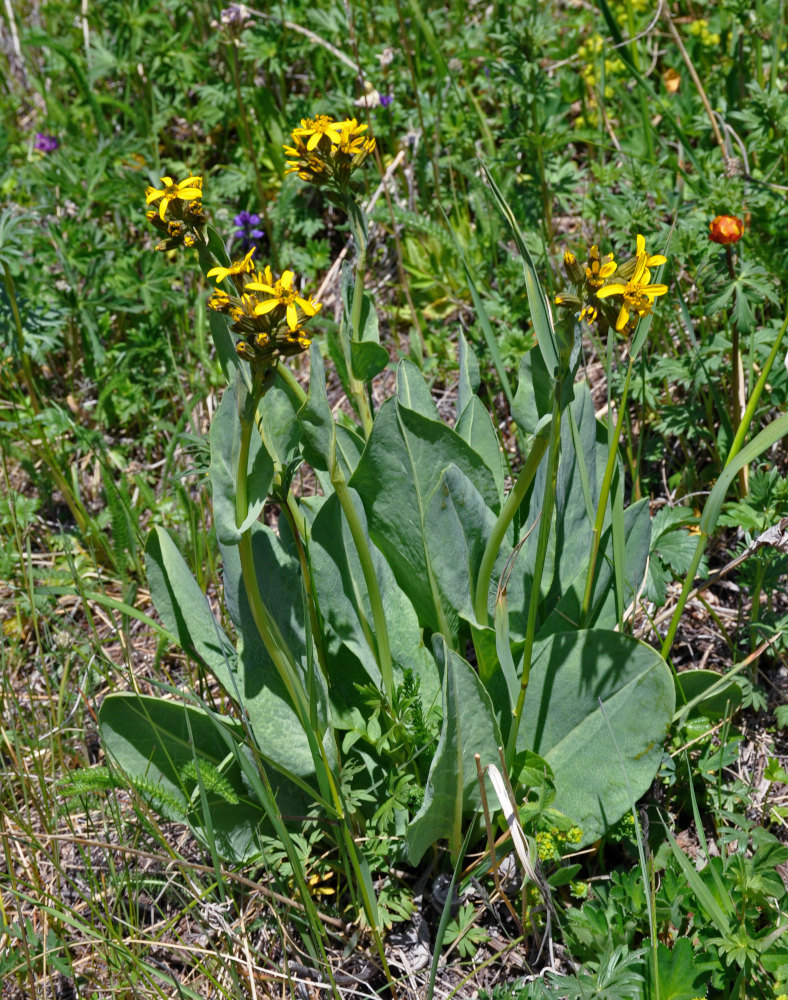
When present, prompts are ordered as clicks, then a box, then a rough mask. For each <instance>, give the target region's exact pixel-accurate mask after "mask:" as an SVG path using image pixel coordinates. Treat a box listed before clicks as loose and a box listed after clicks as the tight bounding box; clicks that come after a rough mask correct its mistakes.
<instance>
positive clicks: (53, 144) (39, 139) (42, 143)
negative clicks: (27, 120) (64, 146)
mask: <svg viewBox="0 0 788 1000" xmlns="http://www.w3.org/2000/svg"><path fill="white" fill-rule="evenodd" d="M59 145H60V143H59V142H58V140H57V139H56V138H55V137H54V136H53V135H47V133H46V132H36V143H35V146H36V149H37V150H38V151H39V152H40V153H54V152H55V150H56V149H57V148H58V146H59Z"/></svg>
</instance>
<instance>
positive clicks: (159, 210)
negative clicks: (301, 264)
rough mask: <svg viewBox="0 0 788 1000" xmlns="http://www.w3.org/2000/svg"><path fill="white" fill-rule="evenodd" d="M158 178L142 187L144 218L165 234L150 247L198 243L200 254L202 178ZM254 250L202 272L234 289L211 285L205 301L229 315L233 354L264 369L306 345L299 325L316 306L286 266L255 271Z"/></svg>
mask: <svg viewBox="0 0 788 1000" xmlns="http://www.w3.org/2000/svg"><path fill="white" fill-rule="evenodd" d="M161 183H162V187H161V188H154V187H149V188H147V189H146V191H145V202H146V204H148V205H156V206H157V207H156V209H155V210H151V211H149V212H147V213H146V214H147V217H148V219H149V220H150V222H151V223H152V224H153V226H154V227H155V228H156V229H157V230H158V231H159V232H161V233H164V234H165V237H166V238H165V239H163V240H162V241H161V242H160V243H159V244H158V245H157V247H156V249H157V250H172V249H173V248H174V247H177V246H181V245H183V246H188V247H193V246H196V245H197V244H198V243H199V244H200V245H201V253H202V252H204V251H206V250H207V247H206V242H205V240H204V238H203V235H202V226H203V225H204V224H205V222H206V216H205V214H204V212H203V210H202V200H201V199H202V177H187V178H186V180H184V181H174V180H173V179H172V178H171V177H162V178H161ZM254 252H255V249H254V247H253V248H252V249H251V250H250V251H249V253H247V254H246V256H245V257H243V258H242V259H241V260H236V261H233V262H232V263H231V264H228V265H220V264H217V265H216V266H215V267H212V268H210V270H209V271H208V273H207V277H209V278H213V279H214V280H215V282H216V284H217V285H219V284H221V283H222V282H224V281H226V280H229V281H230V282H231V284H232V285H233V287H234V290H235V294H229V293H228V292H227V291H225V290H224V289H222V288H218V287H217V288H216V289H215V290H214V292H213V294H212V295H211V297H210V299H209V300H208V306H209V308H211V309H213V310H214V311H215V312H219V313H224V314H226V315H228V316H230V317H231V319H232V321H233V322H232V325H231V327H230V329H231V331H232V332H233V333H234V334H236V335H237V336H238V337H239V338H240V339H239V340H238V343H237V344H236V347H235V349H236V351H237V352H238V355H239V356H240V357H242V358H243V359H244V360H246V361H249V362H250V363H251V364H253V365H255V366H256V367H258V368H261V369H265V368H272V367H273V366H274V365H275V364H276V363H277V361H278V360H279V358H280V357H292V355H294V354H300V352H301V351H305V350H307V349H308V348H309V344H310V337H309V334H308V333H307V332H306V331H305V329H304V326H305V324H306V323H307V322H308V321H309V320H310V319H311V318H312V317H313V316H315V315H316V314H317V313H318V312H319V311H320V308H321V306H320V303H319V302H315V301H314V300H313V299H311V298H308V297H306V298H305V297H304V296H302V295H300V294H299V293H298V291H297V290H296V283H295V274H294V273H293V272H292V271H284V272H282V274H281V275H280V276H279V277H278V278H275V277H274V275H273V273H272V271H271V268H270V267H267V266H266V267H264V268H263V269H262V271H258V270H256V269H255V265H254V262H253V261H252V257H253V256H254ZM201 259H202V258H201ZM214 259H215V258H214Z"/></svg>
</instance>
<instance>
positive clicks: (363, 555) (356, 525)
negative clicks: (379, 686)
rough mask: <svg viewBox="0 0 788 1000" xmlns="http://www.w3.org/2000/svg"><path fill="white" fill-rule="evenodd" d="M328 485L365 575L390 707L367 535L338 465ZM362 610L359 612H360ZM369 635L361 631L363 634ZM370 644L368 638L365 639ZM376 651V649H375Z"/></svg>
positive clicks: (382, 621) (386, 654)
mask: <svg viewBox="0 0 788 1000" xmlns="http://www.w3.org/2000/svg"><path fill="white" fill-rule="evenodd" d="M331 483H332V485H333V487H334V490H335V492H336V495H337V499H338V500H339V503H340V505H341V507H342V512H343V513H344V515H345V518H346V520H347V523H348V527H349V528H350V534H351V535H352V536H353V543H354V544H355V546H356V553H357V554H358V559H359V562H360V563H361V572H362V573H363V574H364V583H365V584H366V587H367V596H368V597H369V603H370V607H371V608H372V623H373V626H374V635H373V638H374V644H370V646H371V649H372V652H373V653H374V654H375V657H376V659H377V661H378V666H379V667H380V674H381V677H382V678H383V687H384V690H385V692H386V697H387V698H388V703H389V706H390V707H392V706H393V704H394V668H393V665H392V661H391V647H390V646H389V632H388V626H387V625H386V615H385V613H384V611H383V599H382V597H381V595H380V586H379V585H378V578H377V575H376V573H375V567H374V565H373V563H372V553H371V552H370V550H369V545H368V544H367V535H366V532H365V531H364V528H363V527H362V524H361V519H360V518H359V516H358V513H357V512H356V508H355V507H354V506H353V498H352V497H351V495H350V490H349V489H348V486H347V483H346V482H345V477H344V476H343V474H342V470H341V469H340V468H339V464H338V463H336V462H335V463H334V468H333V469H332V471H331ZM360 610H361V609H359V611H360ZM368 631H369V629H368V628H365V629H364V632H365V634H367V633H368ZM368 641H369V638H368ZM376 647H377V648H376Z"/></svg>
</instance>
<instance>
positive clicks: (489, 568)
mask: <svg viewBox="0 0 788 1000" xmlns="http://www.w3.org/2000/svg"><path fill="white" fill-rule="evenodd" d="M549 429H550V427H549V425H546V426H544V427H543V428H541V430H540V432H539V434H538V435H537V436H536V437H535V438H534V442H533V444H532V446H531V454H530V455H529V456H528V459H527V461H526V463H525V465H524V466H523V467H522V469H521V470H520V474H519V476H518V477H517V481H516V482H515V484H514V486H513V487H512V490H511V492H510V493H509V496H508V497H507V498H506V502H505V503H504V505H503V507H502V508H501V513H500V514H499V515H498V520H497V521H496V522H495V524H494V525H493V529H492V531H491V532H490V537H489V539H488V541H487V545H486V546H485V549H484V554H483V556H482V561H481V563H480V565H479V575H478V576H477V578H476V593H475V596H474V614H475V615H476V621H477V622H478V623H479V624H480V625H482V626H485V625H487V624H489V612H488V610H487V595H488V593H489V591H490V581H491V580H492V574H493V568H494V567H495V560H496V558H497V557H498V553H499V552H500V549H501V545H502V544H503V540H504V538H505V537H506V532H507V531H508V530H509V525H510V524H511V523H512V521H513V520H514V515H515V514H516V513H517V510H518V508H519V506H520V504H521V503H522V502H523V499H524V498H525V494H526V493H527V492H528V489H529V488H530V486H531V483H532V482H533V481H534V476H535V475H536V470H537V469H538V468H539V463H540V462H541V461H542V458H543V456H544V453H545V452H546V451H547V446H548V444H549V443H550V435H549Z"/></svg>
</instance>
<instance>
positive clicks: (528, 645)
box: [506, 382, 561, 761]
mask: <svg viewBox="0 0 788 1000" xmlns="http://www.w3.org/2000/svg"><path fill="white" fill-rule="evenodd" d="M560 385H561V383H560V382H559V383H558V385H557V386H556V394H555V396H554V398H553V411H552V416H551V420H550V439H549V451H548V458H547V476H546V478H545V486H544V496H543V498H542V512H541V520H540V522H539V534H538V536H537V541H536V557H535V559H534V572H533V576H532V578H531V596H530V599H529V602H528V620H527V622H526V628H525V647H524V649H523V668H522V674H521V677H520V693H519V694H518V696H517V704H516V705H515V709H514V712H513V717H512V727H511V729H510V730H509V738H508V740H507V743H506V759H507V760H508V761H511V760H512V759H513V758H514V754H515V751H516V748H517V736H518V733H519V731H520V722H521V720H522V716H523V708H524V706H525V693H526V691H527V690H528V682H529V680H530V676H531V659H532V657H533V651H534V639H535V638H536V617H537V613H538V611H539V604H540V602H541V599H542V575H543V573H544V566H545V559H546V557H547V545H548V542H549V540H550V532H551V531H552V530H553V505H554V503H555V487H556V479H557V476H558V460H559V458H560V454H561V403H560V391H559V390H560Z"/></svg>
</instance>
